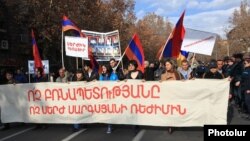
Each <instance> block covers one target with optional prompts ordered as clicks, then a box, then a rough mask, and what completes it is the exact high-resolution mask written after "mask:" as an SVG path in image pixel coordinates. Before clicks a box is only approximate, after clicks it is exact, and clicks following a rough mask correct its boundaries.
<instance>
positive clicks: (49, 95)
mask: <svg viewBox="0 0 250 141" xmlns="http://www.w3.org/2000/svg"><path fill="white" fill-rule="evenodd" d="M48 99H51V100H52V101H54V94H52V92H51V90H50V89H46V90H45V101H48Z"/></svg>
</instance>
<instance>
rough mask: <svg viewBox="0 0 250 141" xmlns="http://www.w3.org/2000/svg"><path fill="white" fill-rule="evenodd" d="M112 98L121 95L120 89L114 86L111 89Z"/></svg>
mask: <svg viewBox="0 0 250 141" xmlns="http://www.w3.org/2000/svg"><path fill="white" fill-rule="evenodd" d="M112 95H113V96H112V98H113V99H114V98H115V96H120V95H121V88H120V87H119V86H114V87H113V89H112Z"/></svg>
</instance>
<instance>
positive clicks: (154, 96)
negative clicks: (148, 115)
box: [151, 85, 161, 98]
mask: <svg viewBox="0 0 250 141" xmlns="http://www.w3.org/2000/svg"><path fill="white" fill-rule="evenodd" d="M155 88H157V94H159V93H160V92H161V89H160V87H159V86H158V85H153V86H152V87H151V98H160V96H156V95H155V93H154V89H155Z"/></svg>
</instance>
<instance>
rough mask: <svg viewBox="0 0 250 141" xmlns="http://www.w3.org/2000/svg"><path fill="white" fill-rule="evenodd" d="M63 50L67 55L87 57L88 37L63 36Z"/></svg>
mask: <svg viewBox="0 0 250 141" xmlns="http://www.w3.org/2000/svg"><path fill="white" fill-rule="evenodd" d="M65 51H66V55H67V56H73V57H81V58H88V39H87V38H83V37H70V36H65Z"/></svg>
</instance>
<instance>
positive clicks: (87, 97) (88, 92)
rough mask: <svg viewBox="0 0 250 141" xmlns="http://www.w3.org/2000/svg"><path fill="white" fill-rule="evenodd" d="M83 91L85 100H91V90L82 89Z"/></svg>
mask: <svg viewBox="0 0 250 141" xmlns="http://www.w3.org/2000/svg"><path fill="white" fill-rule="evenodd" d="M84 91H85V98H86V99H87V100H90V99H92V89H87V88H84Z"/></svg>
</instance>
